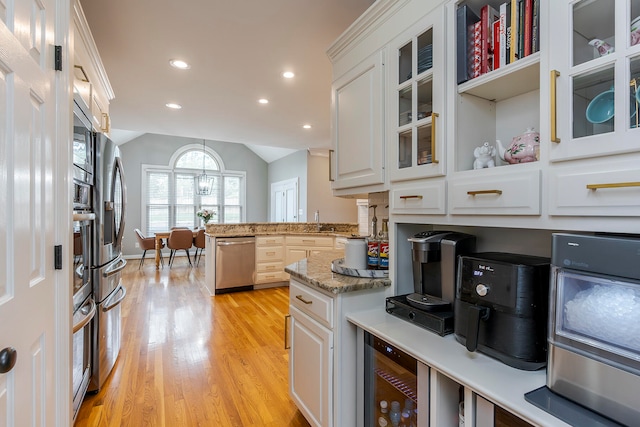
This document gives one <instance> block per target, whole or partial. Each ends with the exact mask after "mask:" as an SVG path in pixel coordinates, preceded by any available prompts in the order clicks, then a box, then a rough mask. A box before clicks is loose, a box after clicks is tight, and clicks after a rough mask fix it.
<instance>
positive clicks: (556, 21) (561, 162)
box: [549, 0, 640, 232]
mask: <svg viewBox="0 0 640 427" xmlns="http://www.w3.org/2000/svg"><path fill="white" fill-rule="evenodd" d="M550 10H551V13H550V19H551V27H552V28H557V29H558V31H556V32H555V35H556V39H555V40H554V43H552V44H551V45H550V55H549V67H550V72H549V87H550V99H549V107H550V110H551V116H550V123H551V124H550V134H551V137H550V138H551V143H550V153H549V158H550V167H549V172H550V185H549V213H550V215H554V216H576V215H582V216H601V217H615V216H622V217H638V216H640V209H639V202H638V200H640V170H639V169H638V166H637V165H638V164H639V162H640V127H639V126H638V124H639V123H640V116H639V114H638V113H639V111H638V110H639V106H640V92H638V87H639V86H640V32H635V31H634V32H632V31H631V29H632V26H633V25H632V24H631V23H632V21H633V20H634V19H635V18H636V17H638V16H639V15H640V1H638V0H632V1H626V0H625V1H622V0H590V1H586V0H581V1H574V2H551V4H550ZM560 23H562V25H560ZM633 27H634V29H635V26H633ZM639 31H640V30H639ZM594 40H601V41H603V42H605V43H607V44H608V45H609V46H611V48H612V49H613V51H611V52H609V53H605V54H603V53H601V52H599V50H598V49H596V48H595V47H594V46H593V45H592V43H593V41H594ZM617 112H622V114H614V113H617ZM627 231H629V232H637V231H638V229H637V228H636V229H635V230H633V229H631V230H627Z"/></svg>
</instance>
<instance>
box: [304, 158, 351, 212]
mask: <svg viewBox="0 0 640 427" xmlns="http://www.w3.org/2000/svg"><path fill="white" fill-rule="evenodd" d="M316 210H319V211H320V222H350V223H357V222H358V206H357V203H356V199H344V198H341V197H334V196H333V192H332V191H331V182H329V157H324V156H317V155H314V156H312V155H308V156H307V221H309V222H310V221H313V219H314V212H315V211H316Z"/></svg>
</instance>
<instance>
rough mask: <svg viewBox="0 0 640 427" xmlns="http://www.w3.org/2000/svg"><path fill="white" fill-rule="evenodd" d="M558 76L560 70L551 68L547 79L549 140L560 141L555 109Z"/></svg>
mask: <svg viewBox="0 0 640 427" xmlns="http://www.w3.org/2000/svg"><path fill="white" fill-rule="evenodd" d="M558 76H560V71H558V70H551V78H550V79H549V87H550V91H551V93H550V103H551V105H550V108H549V110H550V111H551V142H555V143H560V138H558V121H557V117H556V115H557V111H556V95H557V90H556V80H557V78H558Z"/></svg>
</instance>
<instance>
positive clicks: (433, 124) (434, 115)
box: [431, 113, 440, 163]
mask: <svg viewBox="0 0 640 427" xmlns="http://www.w3.org/2000/svg"><path fill="white" fill-rule="evenodd" d="M437 117H440V114H438V113H431V163H440V161H439V160H438V159H437V158H436V118H437Z"/></svg>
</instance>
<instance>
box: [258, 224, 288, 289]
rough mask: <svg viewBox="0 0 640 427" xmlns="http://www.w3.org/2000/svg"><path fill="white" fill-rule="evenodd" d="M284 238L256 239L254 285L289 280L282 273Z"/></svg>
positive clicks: (268, 237) (261, 237) (259, 237)
mask: <svg viewBox="0 0 640 427" xmlns="http://www.w3.org/2000/svg"><path fill="white" fill-rule="evenodd" d="M284 260H285V249H284V236H257V237H256V284H257V285H261V284H266V283H275V282H282V281H286V280H289V275H288V274H287V273H285V272H284Z"/></svg>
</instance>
